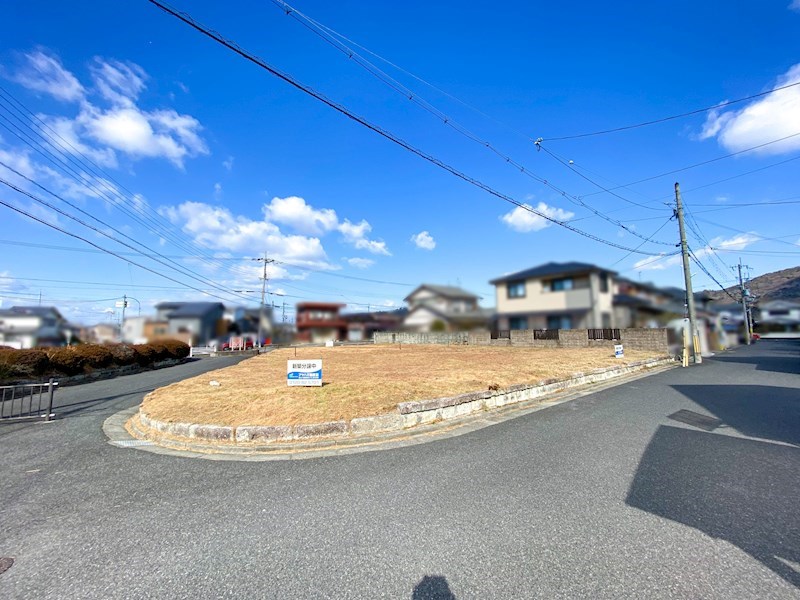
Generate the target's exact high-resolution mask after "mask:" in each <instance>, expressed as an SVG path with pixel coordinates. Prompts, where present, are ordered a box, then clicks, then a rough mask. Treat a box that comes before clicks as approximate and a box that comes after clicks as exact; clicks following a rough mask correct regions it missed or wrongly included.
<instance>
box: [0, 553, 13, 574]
mask: <svg viewBox="0 0 800 600" xmlns="http://www.w3.org/2000/svg"><path fill="white" fill-rule="evenodd" d="M13 564H14V559H13V558H11V557H10V556H0V575H2V574H3V573H5V572H6V571H8V570H9V569H10V568H11V565H13Z"/></svg>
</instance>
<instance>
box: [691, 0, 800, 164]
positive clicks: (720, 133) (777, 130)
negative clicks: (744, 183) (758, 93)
mask: <svg viewBox="0 0 800 600" xmlns="http://www.w3.org/2000/svg"><path fill="white" fill-rule="evenodd" d="M798 1H800V0H796V2H798ZM797 82H800V63H798V64H796V65H794V66H793V67H791V68H790V69H789V70H788V71H787V72H786V73H785V74H783V75H782V76H781V77H779V78H778V80H777V82H776V84H775V85H774V86H773V89H775V88H779V87H783V86H786V85H790V84H793V83H797ZM795 133H800V86H794V87H790V88H787V89H782V90H777V91H773V92H772V93H770V94H767V95H766V96H762V97H760V98H758V99H757V100H754V101H753V102H751V103H749V104H748V105H747V106H745V107H744V108H742V109H738V110H737V109H733V110H728V111H725V110H712V111H711V112H709V114H708V117H707V118H706V122H705V123H704V125H703V129H702V131H701V133H700V135H699V139H701V140H704V139H708V138H712V137H715V138H717V140H718V141H719V143H720V144H721V145H722V146H723V147H724V148H725V149H726V150H729V151H731V152H737V151H740V150H745V149H747V148H752V147H754V146H758V145H760V144H765V143H767V142H771V141H773V140H778V139H781V138H785V137H787V136H789V135H792V134H795ZM798 149H800V135H798V136H796V137H791V138H789V139H787V140H784V141H782V142H777V143H774V144H770V145H768V146H764V147H763V148H759V149H757V150H754V152H757V153H760V154H783V153H786V152H793V151H796V150H798Z"/></svg>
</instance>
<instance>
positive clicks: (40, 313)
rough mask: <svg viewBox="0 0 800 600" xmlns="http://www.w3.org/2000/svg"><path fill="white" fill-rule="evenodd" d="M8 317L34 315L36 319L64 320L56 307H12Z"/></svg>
mask: <svg viewBox="0 0 800 600" xmlns="http://www.w3.org/2000/svg"><path fill="white" fill-rule="evenodd" d="M6 314H7V315H34V316H36V317H52V316H55V317H56V318H58V319H63V318H64V317H62V316H61V313H60V312H58V309H57V308H56V307H55V306H12V307H11V308H9V309H8V312H6Z"/></svg>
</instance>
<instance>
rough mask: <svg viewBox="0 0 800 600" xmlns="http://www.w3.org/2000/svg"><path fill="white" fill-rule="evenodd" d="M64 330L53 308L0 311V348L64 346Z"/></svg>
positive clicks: (39, 307) (14, 307)
mask: <svg viewBox="0 0 800 600" xmlns="http://www.w3.org/2000/svg"><path fill="white" fill-rule="evenodd" d="M66 327H67V321H66V319H64V317H62V316H61V313H60V312H58V309H56V308H55V307H53V306H12V307H11V308H9V309H7V310H0V346H13V347H14V348H34V347H36V346H60V345H62V344H64V343H65V342H66V336H65V334H64V332H65V328H66Z"/></svg>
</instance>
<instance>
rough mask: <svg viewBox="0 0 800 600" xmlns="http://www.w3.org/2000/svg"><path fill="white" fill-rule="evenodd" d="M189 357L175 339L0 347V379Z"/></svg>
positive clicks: (64, 373) (147, 363) (181, 344)
mask: <svg viewBox="0 0 800 600" xmlns="http://www.w3.org/2000/svg"><path fill="white" fill-rule="evenodd" d="M187 356H189V346H188V345H187V344H184V343H183V342H179V341H177V340H164V341H160V342H153V343H151V344H134V345H127V344H110V345H97V344H82V345H78V346H69V347H66V348H32V349H30V350H14V349H10V348H4V347H0V380H2V379H30V378H36V377H42V376H45V375H78V374H80V373H86V372H91V371H93V370H95V369H105V368H109V367H114V366H117V367H124V366H127V365H139V366H141V367H148V366H150V365H152V364H153V363H155V362H158V361H162V360H167V359H169V358H178V359H180V358H185V357H187Z"/></svg>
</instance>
